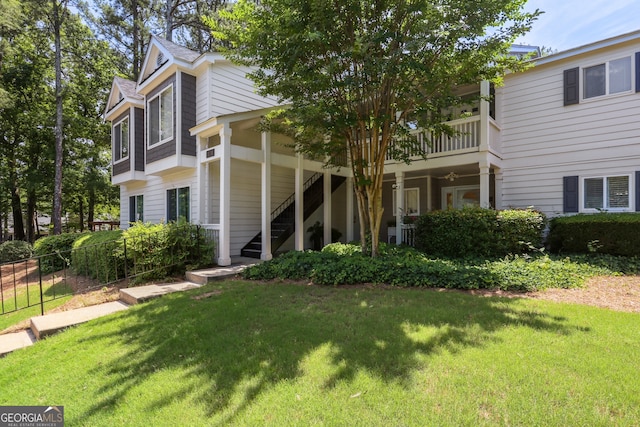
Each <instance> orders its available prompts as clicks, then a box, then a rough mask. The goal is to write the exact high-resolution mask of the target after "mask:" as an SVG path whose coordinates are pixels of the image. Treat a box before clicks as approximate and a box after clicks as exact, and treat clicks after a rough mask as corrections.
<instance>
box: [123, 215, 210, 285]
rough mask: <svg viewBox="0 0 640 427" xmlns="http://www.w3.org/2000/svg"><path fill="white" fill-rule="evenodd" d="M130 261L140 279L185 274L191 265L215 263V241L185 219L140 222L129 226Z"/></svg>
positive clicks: (132, 268) (128, 250)
mask: <svg viewBox="0 0 640 427" xmlns="http://www.w3.org/2000/svg"><path fill="white" fill-rule="evenodd" d="M123 238H124V239H126V241H127V261H128V265H129V266H130V267H131V268H130V270H131V271H130V274H139V275H140V279H145V280H149V279H159V278H163V277H166V276H168V275H173V274H182V273H184V271H185V269H186V268H187V267H189V268H198V267H203V266H208V265H211V264H212V262H213V249H214V248H213V243H211V242H208V241H207V240H206V236H205V233H204V230H202V229H200V228H199V227H198V226H196V225H193V224H189V223H187V222H185V221H180V222H171V223H168V224H144V223H141V222H138V223H136V224H134V225H133V226H132V227H130V228H129V229H127V230H126V231H125V232H124V234H123Z"/></svg>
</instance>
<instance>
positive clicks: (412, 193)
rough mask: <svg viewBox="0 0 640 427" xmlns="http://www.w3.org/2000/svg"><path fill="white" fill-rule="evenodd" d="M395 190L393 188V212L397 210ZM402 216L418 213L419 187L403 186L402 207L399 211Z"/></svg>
mask: <svg viewBox="0 0 640 427" xmlns="http://www.w3.org/2000/svg"><path fill="white" fill-rule="evenodd" d="M396 206H397V191H396V190H393V212H397V210H396ZM401 215H402V216H416V215H420V189H419V188H405V189H404V207H403V208H402V212H401Z"/></svg>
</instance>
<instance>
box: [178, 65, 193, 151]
mask: <svg viewBox="0 0 640 427" xmlns="http://www.w3.org/2000/svg"><path fill="white" fill-rule="evenodd" d="M181 83H182V132H181V136H182V148H181V152H182V154H183V155H187V156H195V155H196V137H195V136H191V134H190V133H189V129H190V128H192V127H194V126H195V125H196V78H195V77H194V76H191V75H189V74H184V73H182V82H181Z"/></svg>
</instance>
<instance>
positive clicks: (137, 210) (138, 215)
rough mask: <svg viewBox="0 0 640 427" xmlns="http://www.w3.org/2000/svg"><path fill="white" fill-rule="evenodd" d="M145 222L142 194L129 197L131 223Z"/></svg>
mask: <svg viewBox="0 0 640 427" xmlns="http://www.w3.org/2000/svg"><path fill="white" fill-rule="evenodd" d="M136 221H144V197H143V196H142V194H139V195H137V196H130V197H129V222H136Z"/></svg>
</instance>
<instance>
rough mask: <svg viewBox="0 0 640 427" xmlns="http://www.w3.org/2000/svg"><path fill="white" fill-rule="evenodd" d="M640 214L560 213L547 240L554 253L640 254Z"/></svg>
mask: <svg viewBox="0 0 640 427" xmlns="http://www.w3.org/2000/svg"><path fill="white" fill-rule="evenodd" d="M638 236H640V214H638V213H598V214H580V215H573V216H565V217H556V218H553V219H552V220H551V224H550V229H549V236H548V238H547V243H548V245H549V249H550V250H551V251H552V252H554V253H559V252H565V253H594V252H595V253H602V254H611V255H622V256H639V255H640V239H639V238H638Z"/></svg>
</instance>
